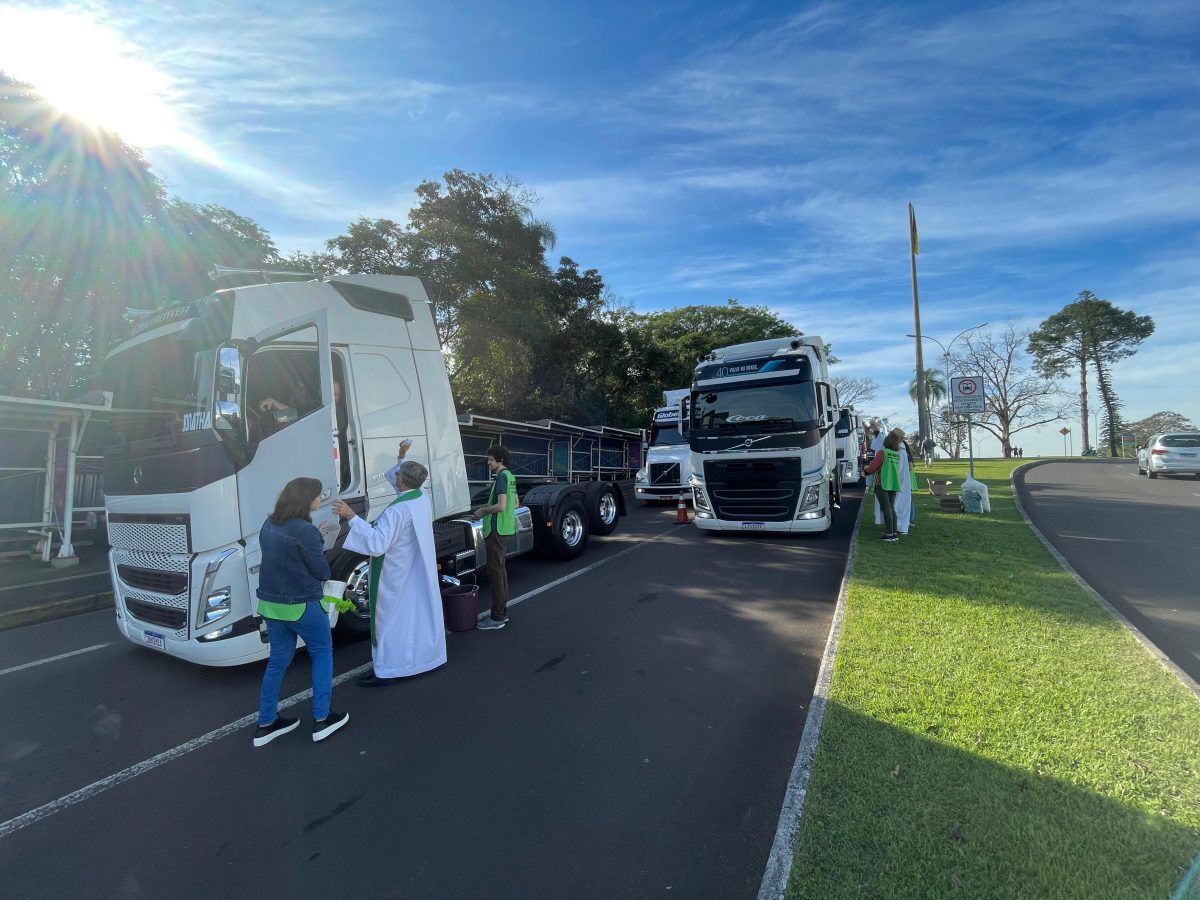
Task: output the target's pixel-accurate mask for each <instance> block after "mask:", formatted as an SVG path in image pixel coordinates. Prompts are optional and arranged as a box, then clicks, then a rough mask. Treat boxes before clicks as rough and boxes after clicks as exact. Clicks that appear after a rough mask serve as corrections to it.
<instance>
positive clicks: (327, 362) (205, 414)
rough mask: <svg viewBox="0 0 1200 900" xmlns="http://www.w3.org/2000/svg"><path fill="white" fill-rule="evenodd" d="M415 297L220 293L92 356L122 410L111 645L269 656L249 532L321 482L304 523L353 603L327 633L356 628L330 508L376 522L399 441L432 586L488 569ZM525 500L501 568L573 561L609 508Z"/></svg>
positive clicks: (112, 464)
mask: <svg viewBox="0 0 1200 900" xmlns="http://www.w3.org/2000/svg"><path fill="white" fill-rule="evenodd" d="M430 296H431V294H430V291H428V290H427V288H426V285H425V283H424V282H423V280H422V279H420V278H416V277H409V276H382V275H348V276H337V277H332V278H325V279H320V280H315V279H314V280H310V281H299V282H296V281H293V282H285V283H275V284H262V285H256V286H253V287H241V288H236V289H229V290H220V291H217V292H216V293H214V294H211V295H209V296H207V297H203V298H201V299H199V300H195V301H192V302H189V303H185V304H181V305H179V306H174V307H169V308H166V309H163V310H161V311H159V312H157V313H155V314H153V315H151V316H148V317H146V318H144V319H142V320H141V321H139V322H138V323H137V325H136V326H135V329H134V334H133V336H131V337H130V338H129V339H127V340H125V341H124V342H122V343H121V344H120V345H118V346H117V347H116V348H115V349H113V350H112V352H110V353H109V354H108V356H107V357H106V359H105V362H104V367H103V370H102V377H103V379H104V380H105V382H106V384H105V386H106V388H108V389H110V390H112V391H113V394H114V396H113V407H114V409H115V410H117V411H118V412H116V413H115V416H114V439H113V442H112V446H110V447H109V448H108V452H107V453H106V456H105V462H104V487H105V509H106V513H107V518H108V535H109V543H110V545H111V547H112V549H111V551H110V570H111V576H112V583H113V591H114V596H115V606H116V617H117V626H118V628H119V630H120V631H121V633H122V634H123V635H124V636H125V637H126V638H128V639H129V640H130V641H132V642H134V643H136V644H141V645H143V646H148V647H153V648H155V649H156V650H159V651H162V652H166V653H169V654H171V655H173V656H177V657H181V658H183V659H186V660H189V661H191V662H194V663H200V664H204V665H214V666H228V665H238V664H241V663H247V662H251V661H254V660H258V659H262V658H263V657H265V656H266V655H267V652H268V648H267V647H266V646H265V644H264V643H263V642H262V640H260V637H259V632H258V620H257V618H256V616H255V614H254V610H255V607H256V602H255V599H254V598H255V589H256V587H257V582H258V572H259V568H260V563H261V551H260V549H259V546H258V531H259V527H260V525H261V524H262V522H263V520H264V519H265V518H266V516H267V514H268V513H269V512H270V511H271V509H272V508H273V506H274V503H275V499H276V497H277V496H278V494H279V492H280V490H281V489H282V488H283V486H284V485H285V484H286V483H287V482H288V481H290V480H291V479H293V478H296V477H298V476H301V475H304V476H310V477H313V478H318V479H320V481H321V484H322V486H323V492H322V493H321V504H320V508H319V509H318V510H317V511H316V512H314V513H313V516H312V519H313V523H314V524H315V525H316V526H317V528H318V529H319V530H320V531H321V533H322V535H323V536H324V538H325V546H326V552H327V556H328V557H329V559H330V564H331V567H332V569H333V577H334V578H335V579H338V580H342V581H346V582H348V584H349V591H348V596H349V598H350V599H351V600H353V601H354V603H355V609H354V611H353V612H351V613H348V614H345V615H343V617H342V621H341V623H339V627H343V628H346V627H349V628H350V629H351V630H362V629H365V627H366V609H367V604H368V597H367V590H368V588H367V584H368V580H369V579H368V577H367V572H368V566H367V562H366V560H365V559H364V558H363V557H361V556H359V555H357V554H354V553H351V552H349V551H344V550H341V549H340V548H339V547H338V545H337V544H338V538H339V530H340V523H339V522H338V520H337V518H336V517H335V516H334V515H333V513H332V511H331V509H330V507H331V505H332V504H333V501H334V500H336V499H338V498H341V499H343V500H345V501H346V502H347V503H349V504H350V505H351V506H352V507H354V508H355V509H356V510H357V511H358V512H359V513H360V514H362V515H364V516H367V517H368V518H369V519H374V518H375V517H376V516H378V514H379V513H380V512H381V511H382V509H383V507H385V506H386V505H387V504H388V503H389V502H391V500H392V498H393V497H394V493H395V492H394V490H393V488H392V486H391V485H390V484H388V483H387V481H386V480H385V478H384V473H385V472H386V471H387V469H388V468H389V467H390V466H392V465H393V464H394V463H395V461H396V451H397V445H398V444H399V443H400V441H401V440H402V439H404V438H411V439H412V441H413V443H412V446H411V449H410V450H409V451H408V458H409V459H415V460H417V461H419V462H421V463H423V464H425V465H426V466H427V467H428V469H429V472H430V480H429V482H428V483H427V484H426V490H427V491H428V492H429V495H430V498H431V500H432V504H433V509H434V515H435V517H436V522H435V526H434V530H435V538H436V541H435V543H436V548H437V556H438V563H439V568H440V569H441V571H442V573H443V575H444V576H470V575H473V574H474V573H476V572H478V571H479V570H480V569H482V568H483V567H484V565H485V562H486V561H485V558H484V544H483V540H482V537H481V534H480V526H479V523H477V522H474V521H472V520H471V519H470V518H468V517H467V516H468V515H469V512H470V509H471V504H472V497H471V490H470V487H469V484H468V478H467V469H466V463H465V460H464V453H463V445H462V439H461V437H460V432H459V422H458V421H457V418H456V412H455V407H454V398H453V397H452V395H451V392H450V382H449V377H448V374H447V371H446V365H445V362H444V359H443V356H442V349H441V346H440V344H439V341H438V335H437V331H436V328H435V324H434V311H433V305H432V302H431V299H430ZM518 485H519V486H520V481H519V480H518ZM521 499H522V506H521V507H519V508H518V510H517V526H518V532H517V535H516V536H515V538H513V539H510V541H509V553H510V555H517V554H520V553H524V552H526V551H528V550H531V549H534V548H535V547H537V548H538V549H540V550H542V551H543V552H545V553H546V554H548V555H552V556H557V557H560V558H566V559H569V558H573V557H575V556H577V555H578V554H579V553H581V552H582V550H583V548H584V546H585V545H586V543H587V540H588V535H589V534H609V533H611V532H613V531H614V530H616V528H617V526H618V521H619V518H620V516H621V515H622V514H623V513H624V511H625V507H624V499H623V497H622V495H621V492H620V491H619V490H618V489H617V487H616V486H615V485H614V484H613V483H611V482H586V483H568V484H541V485H538V486H536V487H533V488H531V489H529V490H528V491H524V490H523V491H522V498H521Z"/></svg>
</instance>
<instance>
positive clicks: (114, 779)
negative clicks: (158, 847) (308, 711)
mask: <svg viewBox="0 0 1200 900" xmlns="http://www.w3.org/2000/svg"><path fill="white" fill-rule="evenodd" d="M674 528H675V526H672V527H671V528H669V529H667V530H666V531H663V532H660V533H659V534H656V535H655V536H654V537H652V538H646V539H645V540H641V541H638V543H636V544H634V545H633V546H632V547H626V548H625V549H624V550H621V551H620V552H618V553H614V554H613V555H612V556H608V557H605V558H604V559H601V560H598V561H596V562H594V563H592V564H591V565H590V566H585V567H584V568H582V569H580V570H579V571H577V572H572V573H571V574H570V575H564V576H563V577H562V578H559V579H557V580H555V581H551V582H550V583H549V584H544V585H542V586H541V587H539V588H535V589H534V590H532V591H528V592H526V593H524V594H522V595H521V596H520V597H517V598H516V599H515V600H510V601H509V604H508V605H509V606H513V605H515V604H517V603H520V602H521V601H523V600H528V599H530V598H531V597H536V596H537V595H538V594H541V593H543V592H544V591H548V590H550V588H552V587H556V586H558V585H560V584H562V583H563V582H566V581H570V580H571V579H572V578H577V577H579V576H580V575H582V574H583V573H584V572H590V571H592V570H593V569H595V568H598V567H599V566H602V565H604V564H605V563H606V562H611V561H612V560H614V559H617V558H619V557H622V556H624V555H625V554H626V553H631V552H633V551H634V550H636V549H637V548H638V547H644V546H646V545H647V544H652V543H654V542H655V541H657V540H658V539H659V538H661V537H663V536H665V535H668V534H670V533H671V531H673V530H674ZM103 646H106V645H103ZM87 649H89V650H93V649H96V648H94V647H89V648H87ZM76 652H84V651H76ZM67 655H70V654H67ZM55 658H56V659H57V658H59V657H55ZM43 661H44V662H49V661H50V660H43ZM30 665H37V663H31V664H30ZM370 669H371V664H370V663H369V662H367V663H363V664H362V665H361V666H358V667H357V668H355V669H351V670H350V671H349V672H343V673H342V674H341V675H339V676H338V677H337V678H335V679H333V684H334V686H335V687H336V686H337V685H339V684H342V683H343V682H345V681H349V680H350V679H351V678H356V677H357V676H359V675H363V674H365V673H366V672H368V671H370ZM6 671H8V670H6ZM0 674H3V672H0ZM311 696H312V688H309V689H307V690H304V691H301V692H300V693H299V694H295V695H293V696H291V697H288V698H287V699H286V700H281V701H280V703H279V708H280V709H287V708H288V707H291V706H295V705H296V704H297V703H301V702H303V701H304V700H307V699H308V698H309V697H311ZM257 718H258V714H257V713H250V715H247V716H242V717H241V718H240V719H238V720H237V721H236V722H230V723H229V724H228V725H222V726H221V727H220V728H217V729H214V730H213V731H210V732H209V733H208V734H204V735H201V736H200V737H198V738H194V739H192V740H190V741H188V742H187V743H186V744H180V745H179V746H178V747H173V748H171V749H170V750H164V751H163V752H162V753H160V754H158V755H157V756H152V757H150V758H149V759H146V760H142V761H141V762H140V763H135V764H134V765H132V766H130V767H129V768H128V769H122V770H121V771H120V772H116V773H115V774H112V775H109V776H108V777H107V778H102V779H100V780H99V781H96V782H93V783H92V784H89V785H88V786H87V787H82V788H80V789H79V790H77V791H72V792H71V793H69V794H67V795H66V796H63V797H59V798H58V799H57V800H51V801H50V802H49V803H46V804H43V805H42V806H39V807H37V808H36V809H31V810H29V812H26V813H22V814H21V815H19V816H16V817H15V818H12V819H9V820H8V821H7V822H3V823H0V838H5V837H8V836H9V835H10V834H14V833H16V832H18V831H20V830H21V829H22V828H25V827H27V826H29V825H32V824H33V823H34V822H40V821H41V820H42V819H45V818H48V817H49V816H52V815H54V814H55V813H59V812H62V811H63V810H64V809H69V808H70V807H72V806H74V805H76V804H77V803H82V802H83V801H85V800H91V799H92V798H93V797H96V796H98V795H100V794H102V793H104V792H105V791H107V790H108V789H109V788H114V787H117V786H118V785H121V784H124V783H125V782H127V781H131V780H132V779H134V778H137V777H138V776H139V775H145V774H146V773H147V772H150V771H153V770H154V769H157V768H158V767H159V766H161V765H164V764H166V763H169V762H171V761H172V760H175V759H178V758H179V757H181V756H185V755H186V754H188V753H191V752H192V751H193V750H199V749H200V748H201V747H206V746H208V745H209V744H211V743H213V742H214V741H219V740H220V739H221V738H223V737H227V736H229V735H231V734H233V733H234V732H237V731H240V730H242V729H243V728H247V727H249V726H250V725H252V724H254V722H255V721H256V720H257Z"/></svg>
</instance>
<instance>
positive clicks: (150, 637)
mask: <svg viewBox="0 0 1200 900" xmlns="http://www.w3.org/2000/svg"><path fill="white" fill-rule="evenodd" d="M142 642H143V643H146V644H149V645H150V646H151V647H153V648H155V649H156V650H166V649H167V639H166V637H165V636H164V635H161V634H159V633H158V632H157V631H143V632H142Z"/></svg>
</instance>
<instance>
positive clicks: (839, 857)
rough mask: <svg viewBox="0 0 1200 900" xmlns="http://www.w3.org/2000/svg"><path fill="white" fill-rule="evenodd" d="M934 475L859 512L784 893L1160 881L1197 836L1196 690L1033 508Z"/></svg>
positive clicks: (1024, 889) (1038, 891)
mask: <svg viewBox="0 0 1200 900" xmlns="http://www.w3.org/2000/svg"><path fill="white" fill-rule="evenodd" d="M1022 462H1027V460H1012V461H1009V460H991V461H984V462H979V463H977V464H976V475H977V477H979V478H980V480H983V481H986V482H987V484H988V487H989V489H990V494H991V501H992V512H991V514H987V515H981V516H978V515H977V516H971V515H967V514H958V515H953V514H946V513H941V512H939V511H938V510H937V503H936V501H935V500H934V498H932V497H931V496H929V494H928V493H927V492H925V491H924V488H925V479H926V478H927V477H937V478H951V479H953V480H954V482H955V483H954V486H953V487H952V490H955V491H957V489H958V486H959V485H960V484H961V482H962V479H963V477H964V476H965V473H966V465H965V463H961V464H960V463H954V462H945V461H943V462H940V463H938V464H936V465H935V466H934V468H932V469H929V470H926V469H925V468H924V467H922V466H918V469H917V474H918V477H919V479H920V484H921V488H922V491H923V492H922V493H921V495H920V496H919V498H918V512H917V523H916V526H915V527H914V528H913V530H912V532H911V533H910V534H909V535H908V536H906V537H904V538H902V539H901V541H900V543H898V544H889V543H884V542H883V541H880V540H878V535H879V533H880V529H879V528H878V527H877V526H875V525H874V518H873V515H872V506H871V505H868V504H864V506H865V507H866V509H865V512H864V519H863V522H862V526H861V529H860V532H859V539H858V556H857V559H856V561H855V564H854V571H853V574H852V576H851V580H850V585H849V593H848V596H847V604H846V615H845V621H844V624H843V631H842V635H841V640H840V643H839V646H838V652H837V660H836V663H835V666H834V674H833V682H832V687H831V692H830V702H829V705H828V707H827V709H826V714H825V721H824V726H823V728H822V731H821V737H820V744H819V746H818V749H817V754H816V759H815V762H814V767H813V774H812V780H811V782H810V785H809V790H808V797H807V801H806V803H805V807H804V816H803V821H802V827H801V834H800V838H799V844H798V847H797V852H796V856H795V864H794V867H793V870H792V877H791V883H790V884H789V887H788V893H787V896H788V897H810V898H829V897H886V898H897V897H920V898H925V897H940V896H948V897H1029V898H1043V897H1046V898H1058V897H1081V898H1083V897H1086V898H1099V897H1161V898H1168V897H1169V896H1170V895H1171V892H1172V890H1174V889H1175V887H1176V885H1177V884H1178V882H1179V880H1180V878H1181V877H1182V876H1183V874H1184V873H1185V871H1186V870H1187V868H1188V866H1189V864H1190V862H1191V860H1192V857H1193V856H1194V855H1195V854H1196V852H1197V851H1198V850H1200V700H1197V698H1196V697H1195V696H1193V695H1192V694H1191V693H1190V692H1189V691H1188V690H1187V689H1186V688H1185V687H1184V686H1183V685H1182V684H1180V683H1179V681H1178V680H1177V679H1175V678H1174V677H1173V676H1172V675H1171V674H1170V673H1168V672H1167V671H1166V670H1164V669H1163V668H1162V667H1161V666H1160V665H1159V664H1158V663H1157V662H1155V661H1154V660H1153V659H1152V658H1151V657H1150V656H1149V654H1147V653H1146V651H1145V650H1144V649H1143V648H1142V647H1141V645H1139V644H1138V643H1137V642H1136V641H1135V640H1134V639H1133V637H1132V636H1130V635H1129V634H1128V633H1127V632H1126V631H1125V629H1124V628H1123V627H1122V626H1121V625H1120V624H1119V623H1117V622H1116V621H1114V620H1113V619H1112V618H1111V617H1110V616H1109V614H1108V613H1107V612H1105V611H1104V610H1103V609H1102V608H1101V607H1100V606H1099V605H1097V604H1096V603H1095V602H1094V601H1093V600H1092V599H1091V598H1090V597H1089V596H1088V595H1087V594H1086V593H1084V592H1083V591H1082V590H1081V589H1080V588H1079V587H1078V586H1077V585H1076V584H1075V583H1074V581H1072V579H1071V578H1070V576H1068V575H1067V574H1066V573H1065V572H1063V571H1062V569H1061V568H1060V567H1059V566H1058V564H1057V563H1056V562H1055V561H1054V559H1053V558H1052V557H1051V556H1050V555H1049V554H1048V553H1047V552H1046V550H1045V548H1043V547H1042V545H1041V544H1040V543H1039V542H1038V540H1037V538H1036V537H1035V536H1034V535H1033V533H1032V532H1031V531H1030V530H1029V529H1028V527H1027V526H1026V525H1025V524H1024V522H1023V520H1022V519H1021V517H1020V514H1019V513H1018V512H1017V510H1016V508H1015V506H1014V505H1013V501H1012V489H1011V487H1010V484H1009V473H1010V472H1011V470H1012V469H1013V468H1014V467H1015V466H1017V465H1020V464H1021V463H1022Z"/></svg>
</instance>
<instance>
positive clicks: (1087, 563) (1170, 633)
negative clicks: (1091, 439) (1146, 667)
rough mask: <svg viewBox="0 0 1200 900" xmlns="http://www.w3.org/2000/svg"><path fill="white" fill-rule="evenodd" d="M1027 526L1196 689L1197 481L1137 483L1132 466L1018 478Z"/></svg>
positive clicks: (1051, 467)
mask: <svg viewBox="0 0 1200 900" xmlns="http://www.w3.org/2000/svg"><path fill="white" fill-rule="evenodd" d="M1016 484H1017V490H1018V491H1019V492H1020V494H1021V500H1022V502H1023V503H1024V505H1025V510H1026V512H1028V514H1029V516H1030V518H1031V519H1033V521H1034V524H1036V525H1037V526H1038V528H1040V529H1041V531H1042V533H1043V534H1044V535H1046V537H1047V539H1049V540H1050V542H1051V543H1053V544H1054V546H1055V547H1056V548H1058V551H1059V552H1060V553H1061V554H1062V555H1063V556H1065V557H1066V558H1067V561H1068V562H1070V563H1071V565H1072V566H1074V567H1075V570H1076V571H1077V572H1079V574H1080V575H1082V576H1083V578H1084V579H1085V580H1086V581H1087V582H1088V584H1090V585H1091V586H1092V587H1094V588H1095V589H1096V590H1097V591H1099V592H1100V594H1101V596H1103V597H1104V599H1106V600H1107V601H1108V602H1109V603H1111V604H1112V605H1113V606H1115V607H1116V608H1117V609H1119V610H1120V611H1121V612H1122V613H1123V614H1124V615H1125V616H1126V617H1127V618H1128V619H1129V620H1130V621H1131V622H1133V623H1134V624H1135V625H1136V626H1137V627H1138V628H1140V629H1141V630H1142V632H1143V633H1145V635H1146V636H1147V637H1148V638H1150V640H1151V641H1153V642H1154V643H1155V644H1156V645H1158V647H1159V648H1160V649H1161V650H1162V651H1163V652H1164V653H1166V654H1167V656H1169V657H1170V658H1171V659H1172V660H1173V661H1174V662H1175V664H1176V665H1178V666H1179V667H1180V668H1181V669H1183V670H1184V671H1185V672H1187V673H1188V674H1189V675H1191V676H1192V678H1194V679H1196V680H1198V681H1200V587H1198V586H1200V479H1197V478H1192V477H1189V476H1175V477H1173V478H1170V477H1160V478H1158V479H1156V480H1154V481H1151V480H1150V479H1148V478H1146V477H1145V476H1139V475H1138V474H1137V465H1136V464H1135V463H1134V461H1133V460H1121V461H1112V462H1108V461H1078V462H1054V463H1043V464H1041V465H1038V466H1034V467H1032V468H1030V469H1027V470H1026V471H1025V472H1024V473H1018V476H1017V482H1016Z"/></svg>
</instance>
